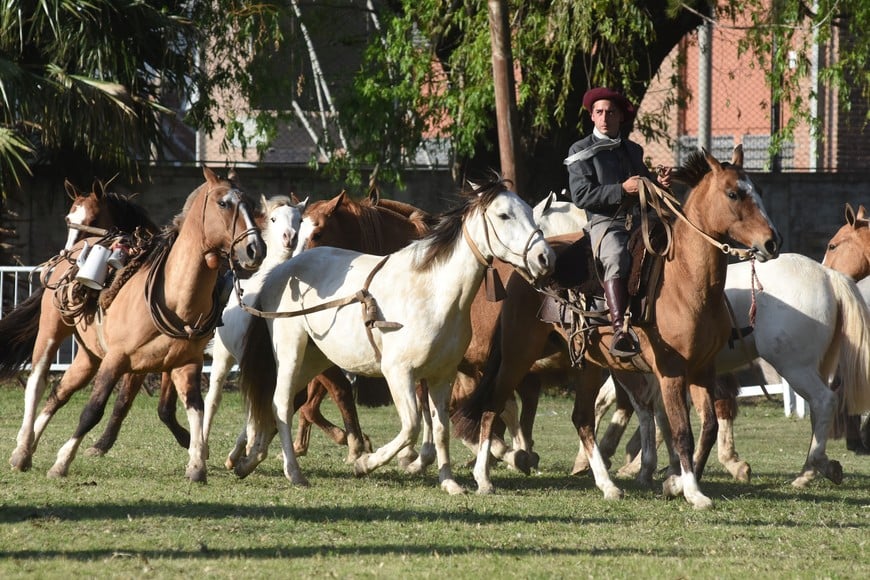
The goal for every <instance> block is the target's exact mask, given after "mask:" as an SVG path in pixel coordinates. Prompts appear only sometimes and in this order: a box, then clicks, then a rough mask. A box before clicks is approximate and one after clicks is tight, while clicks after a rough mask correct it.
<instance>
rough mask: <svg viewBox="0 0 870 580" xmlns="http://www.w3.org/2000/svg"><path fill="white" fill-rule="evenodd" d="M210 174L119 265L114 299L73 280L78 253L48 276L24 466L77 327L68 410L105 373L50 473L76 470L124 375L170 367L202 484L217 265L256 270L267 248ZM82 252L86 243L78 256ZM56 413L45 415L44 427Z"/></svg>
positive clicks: (21, 458)
mask: <svg viewBox="0 0 870 580" xmlns="http://www.w3.org/2000/svg"><path fill="white" fill-rule="evenodd" d="M203 174H204V176H205V179H206V181H205V183H204V184H203V185H201V186H200V187H198V188H197V189H196V190H194V191H193V192H192V193H191V194H190V196H189V197H188V200H187V203H186V204H185V208H184V210H183V212H182V214H180V215H179V216H178V218H176V221H175V224H174V227H172V228H168V229H167V230H166V231H165V232H164V233H163V234H161V235H160V236H157V237H156V238H154V239H153V240H152V243H150V244H148V245H147V247H145V248H143V252H142V255H143V260H142V262H140V263H138V264H136V263H135V261H134V262H131V264H130V265H128V266H127V267H126V268H124V269H122V270H120V271H119V273H118V275H117V276H118V277H121V278H122V279H123V284H122V285H120V287H116V286H117V284H115V285H113V286H112V288H110V289H109V292H114V295H113V296H112V297H111V303H110V304H105V302H104V300H107V297H105V296H100V297H95V296H93V295H89V294H88V293H87V291H84V290H82V289H81V288H80V286H79V285H78V284H77V283H75V282H74V281H73V280H74V276H75V269H74V268H75V260H74V259H61V260H57V261H56V262H55V266H54V268H53V269H51V271H50V272H49V273H48V274H47V275H46V276H45V283H46V287H47V289H48V291H47V292H45V293H44V294H43V298H42V307H41V312H40V317H39V319H38V320H36V319H34V320H32V321H31V324H34V325H36V324H38V328H39V331H38V334H37V336H36V339H35V341H34V348H33V355H32V357H31V358H32V360H33V367H34V370H33V372H32V373H31V376H30V377H29V379H28V383H27V390H26V393H25V413H24V419H23V422H22V426H21V430H20V431H19V434H18V445H17V447H16V449H15V451H14V452H13V453H12V457H11V458H10V464H11V465H12V467H13V468H14V469H18V470H22V471H23V470H26V469H29V468H30V466H31V463H32V454H33V451H34V443H35V440H36V437H35V430H34V418H35V408H36V405H37V404H38V402H39V400H40V399H41V397H42V394H43V392H44V390H45V384H46V380H45V379H46V373H47V369H48V362H47V361H48V360H50V359H51V358H52V357H53V356H54V353H55V352H56V350H57V347H58V345H59V344H60V342H61V341H63V340H64V339H66V338H67V337H68V336H70V335H71V334H73V332H75V334H76V339H77V340H78V342H79V344H80V346H81V348H80V350H79V351H78V353H77V354H76V357H75V359H74V360H73V362H72V364H71V365H70V368H69V369H68V370H67V371H66V372H65V373H64V375H63V378H62V379H61V382H60V385H59V386H58V388H57V390H56V392H54V393H53V394H52V398H53V399H56V402H57V407H59V406H61V405H63V404H64V403H65V402H66V401H67V400H69V397H70V396H71V395H72V393H74V392H75V391H77V390H79V389H81V388H82V387H84V386H85V385H87V384H88V383H89V382H90V380H91V379H92V378H94V377H95V381H94V389H93V393H92V395H91V398H90V400H89V401H88V403H87V404H86V406H85V409H84V410H83V411H82V414H81V417H80V419H79V425H78V427H77V428H76V430H75V432H74V434H73V436H72V438H71V439H70V440H69V441H67V443H66V444H64V446H63V447H62V448H61V449H60V451H59V452H58V457H57V461H56V462H55V464H54V466H53V467H52V468H51V469H50V470H49V476H53V477H62V476H65V475H66V474H67V473H68V470H69V465H70V463H71V462H72V460H73V458H74V457H75V454H76V451H77V450H78V447H79V445H80V444H81V441H82V438H83V437H84V435H85V434H86V433H88V431H90V430H91V429H92V428H93V427H94V425H96V424H97V423H98V422H99V420H100V418H101V417H102V414H103V412H104V409H105V405H106V401H107V399H108V397H109V394H110V393H111V391H112V389H113V388H114V386H115V383H117V381H118V380H119V379H120V378H121V377H122V376H123V375H124V374H127V373H131V372H132V373H147V372H163V371H170V372H171V376H172V381H173V383H174V384H175V386H176V389H178V392H179V394H180V395H181V397H182V399H183V400H184V401H185V406H186V407H187V414H188V420H189V422H190V426H191V445H190V449H189V454H190V460H189V462H188V466H187V471H186V475H187V477H188V478H190V479H191V480H193V481H204V480H205V478H206V467H205V461H204V457H203V455H204V446H203V442H202V437H201V429H202V412H203V401H202V394H201V392H200V381H201V371H202V364H203V351H204V348H205V345H206V344H207V343H208V341H209V339H210V338H211V335H212V333H213V331H214V326H215V324H216V323H217V321H218V317H219V315H220V311H221V308H222V305H221V304H220V301H219V299H218V296H217V294H216V292H215V290H216V282H217V278H218V272H217V269H218V267H219V265H220V261H221V259H222V257H224V256H226V257H229V258H230V259H237V260H238V261H239V263H240V264H241V266H242V267H244V268H248V269H252V268H255V267H256V266H257V265H259V263H260V261H262V259H263V257H264V255H265V246H264V244H263V240H262V238H261V237H260V235H259V232H258V230H257V229H256V227H254V221H253V217H252V213H251V211H250V209H249V208H250V207H251V205H250V202H249V201H248V199H247V197H246V196H245V195H244V193H243V192H241V191H240V190H239V189H238V188H237V187H236V185H235V184H234V183H233V182H231V181H229V180H226V179H221V178H219V177H218V176H217V175H215V173H214V172H212V171H211V170H210V169H208V168H206V167H204V168H203ZM91 241H95V240H94V239H93V238H92V239H91ZM80 249H81V245H80V244H77V245H76V247H75V248H74V250H73V252H72V258H75V256H76V254H77V253H78V252H79V251H80ZM233 252H234V254H235V256H234V257H233V256H231V255H230V254H231V253H233ZM128 269H130V271H129V272H128ZM143 296H146V300H143V299H142V297H143ZM50 418H51V417H50V416H47V415H45V414H43V415H42V416H40V420H41V422H42V424H41V425H39V426H38V427H37V429H36V432H37V433H41V430H42V429H44V427H45V423H47V422H48V420H49V419H50Z"/></svg>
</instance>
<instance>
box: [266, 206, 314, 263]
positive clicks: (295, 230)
mask: <svg viewBox="0 0 870 580" xmlns="http://www.w3.org/2000/svg"><path fill="white" fill-rule="evenodd" d="M260 205H261V206H262V207H263V210H264V212H265V223H264V225H263V227H262V228H261V230H262V233H263V239H264V241H265V242H266V251H267V255H268V257H269V258H270V259H271V258H273V257H274V258H275V259H276V260H278V261H282V262H283V261H284V260H287V259H288V258H290V256H291V255H292V254H293V251H294V250H295V249H296V246H297V243H298V240H299V229H300V227H301V224H302V214H303V213H304V212H305V208H306V207H307V206H308V198H307V197H306V198H305V199H304V200H302V201H299V200H298V199H295V197H294V198H291V197H288V196H286V195H276V196H274V197H272V198H271V199H268V200H267V199H266V197H265V196H260Z"/></svg>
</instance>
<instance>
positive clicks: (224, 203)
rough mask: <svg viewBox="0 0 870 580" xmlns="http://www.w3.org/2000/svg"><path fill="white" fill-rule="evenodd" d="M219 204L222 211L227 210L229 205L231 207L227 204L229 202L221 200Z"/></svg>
mask: <svg viewBox="0 0 870 580" xmlns="http://www.w3.org/2000/svg"><path fill="white" fill-rule="evenodd" d="M217 204H218V207H219V208H221V209H227V205H229V204H227V202H225V201H224V200H222V199H221V200H219V201H218V202H217Z"/></svg>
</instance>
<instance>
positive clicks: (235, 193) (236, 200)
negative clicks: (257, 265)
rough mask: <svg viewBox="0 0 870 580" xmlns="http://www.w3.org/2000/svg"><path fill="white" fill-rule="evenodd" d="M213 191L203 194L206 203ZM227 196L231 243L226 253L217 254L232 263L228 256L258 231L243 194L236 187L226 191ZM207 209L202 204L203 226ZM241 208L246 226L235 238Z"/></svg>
mask: <svg viewBox="0 0 870 580" xmlns="http://www.w3.org/2000/svg"><path fill="white" fill-rule="evenodd" d="M213 191H214V190H213V189H209V190H208V191H206V193H205V196H206V201H208V197H209V196H210V195H211V193H212V192H213ZM227 195H229V196H231V198H232V200H233V229H232V231H231V232H230V237H231V239H232V242H230V248H229V250H228V251H224V250H221V251H220V252H219V254H220V255H221V257H224V258H227V259H228V260H229V261H230V262H232V258H231V257H230V256H231V254H232V253H233V252H234V251H235V247H236V245H237V244H239V243H240V242H242V241H243V240H245V239H247V238H248V237H249V236H252V235H254V234H256V233H257V232H258V231H259V229H258V228H257V226H256V224H255V223H254V222H253V220H252V219H251V215H250V214H251V212H250V209H249V208H248V204H247V202H246V201H245V197H244V194H243V193H242V191H241V190H240V189H238V188H236V187H232V188H230V189H229V190H228V191H227ZM207 207H208V203H203V204H202V223H203V226H204V225H205V210H206V208H207ZM242 208H244V210H245V211H244V213H242V217H243V218H244V219H245V223H246V225H247V228H246V229H245V230H244V231H242V233H240V234H239V235H238V236H236V223H237V222H238V219H239V213H240V212H241V210H242ZM203 229H204V228H203ZM211 251H212V250H207V251H206V253H209V252H211Z"/></svg>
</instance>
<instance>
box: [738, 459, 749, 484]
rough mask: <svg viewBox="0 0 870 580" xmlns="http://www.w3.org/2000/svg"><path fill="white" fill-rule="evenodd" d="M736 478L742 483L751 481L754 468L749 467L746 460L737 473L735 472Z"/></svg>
mask: <svg viewBox="0 0 870 580" xmlns="http://www.w3.org/2000/svg"><path fill="white" fill-rule="evenodd" d="M734 479H735V480H737V481H739V482H740V483H749V482H750V481H751V480H752V468H751V467H749V464H748V463H745V462H744V463H743V465H741V466H740V468H739V469H738V470H737V473H735V474H734Z"/></svg>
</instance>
